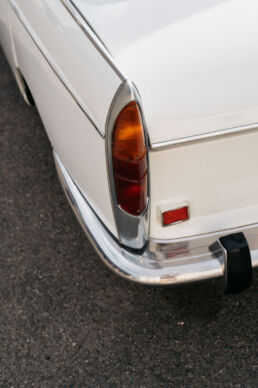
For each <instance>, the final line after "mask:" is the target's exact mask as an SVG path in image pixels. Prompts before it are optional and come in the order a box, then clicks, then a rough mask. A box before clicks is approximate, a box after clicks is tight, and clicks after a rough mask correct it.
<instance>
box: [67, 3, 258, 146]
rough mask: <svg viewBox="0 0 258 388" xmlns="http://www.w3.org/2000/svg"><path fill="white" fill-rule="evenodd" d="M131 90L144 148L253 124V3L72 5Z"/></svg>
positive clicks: (257, 61) (257, 30) (257, 59)
mask: <svg viewBox="0 0 258 388" xmlns="http://www.w3.org/2000/svg"><path fill="white" fill-rule="evenodd" d="M73 1H74V3H75V4H76V5H77V6H78V8H79V9H80V10H81V12H82V13H83V14H84V15H85V17H86V19H87V20H89V22H90V24H91V25H92V26H93V28H94V29H96V31H97V32H98V34H99V35H100V37H101V38H102V39H103V40H104V41H105V44H106V45H107V47H108V49H109V50H110V51H111V53H112V55H113V56H114V58H115V60H116V62H117V63H118V64H119V66H120V67H121V69H122V71H123V72H124V73H125V74H126V76H127V77H128V78H129V79H132V80H133V81H134V82H135V84H136V85H137V87H138V89H139V91H140V94H141V97H142V101H143V107H144V112H145V118H146V122H147V127H148V131H149V136H150V141H151V143H152V144H156V143H159V142H164V141H170V140H172V139H184V138H188V137H193V136H197V135H200V134H208V133H211V132H214V131H221V130H225V129H231V128H236V127H239V126H243V125H247V124H254V123H258V93H257V90H258V72H257V68H258V52H257V46H258V3H257V1H256V0H246V1H242V0H231V1H226V0H195V1H189V0H174V1H171V0H163V1H162V2H158V1H150V0H141V1H139V0H121V1H115V2H114V1H110V0H101V1H89V0H73Z"/></svg>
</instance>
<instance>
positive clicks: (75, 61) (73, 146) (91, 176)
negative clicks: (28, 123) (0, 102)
mask: <svg viewBox="0 0 258 388" xmlns="http://www.w3.org/2000/svg"><path fill="white" fill-rule="evenodd" d="M20 3H21V5H22V4H23V2H20ZM27 3H28V9H29V8H30V7H29V3H30V6H31V8H33V4H34V6H35V5H36V3H35V2H34V1H27V2H26V4H27ZM16 4H17V2H16ZM37 4H38V5H40V7H43V5H46V4H47V5H46V8H45V9H46V10H48V18H47V19H45V20H44V18H43V15H44V12H42V15H41V21H42V23H43V24H41V23H40V17H39V18H38V19H37V23H35V20H36V15H37V7H35V9H34V11H35V12H34V14H33V15H32V14H29V13H28V14H27V15H26V21H27V22H28V25H29V26H31V21H33V20H34V23H35V25H36V26H37V35H36V36H37V39H38V42H39V44H42V47H44V48H45V47H48V45H50V49H51V47H52V48H53V50H54V46H55V40H53V34H54V35H55V36H59V41H58V45H57V46H56V50H55V56H54V58H53V57H52V56H51V55H50V51H49V50H46V49H45V52H46V54H49V56H50V58H51V59H52V60H53V61H54V63H55V65H56V66H57V68H59V66H60V67H61V72H62V73H63V72H64V71H65V72H67V73H65V74H66V78H68V79H69V74H72V73H74V74H75V77H77V78H78V80H79V78H80V79H81V84H82V85H83V88H84V90H85V89H86V83H87V82H86V80H87V81H88V82H90V78H93V73H94V72H95V73H96V74H98V77H99V81H98V82H99V84H98V83H97V82H96V83H95V86H94V88H92V92H91V93H87V97H83V98H84V99H86V98H87V104H88V102H89V105H90V106H94V104H97V100H96V99H97V97H96V95H102V99H100V100H99V102H100V104H99V107H101V108H102V109H103V110H102V109H100V113H99V115H98V117H99V119H100V120H101V117H102V120H103V122H102V124H103V125H104V122H105V120H104V116H105V114H107V112H105V113H104V111H105V109H106V110H108V109H109V105H110V102H111V99H112V98H113V95H114V93H115V92H116V90H117V88H118V86H119V84H120V82H121V81H120V80H119V79H118V77H117V76H116V75H115V74H114V72H113V71H112V70H111V69H110V68H109V67H108V66H103V65H102V61H103V58H102V57H101V56H100V54H99V53H98V52H97V51H96V50H92V47H91V46H92V44H91V43H90V42H88V45H87V40H86V39H85V38H84V34H83V32H82V31H81V29H80V28H79V26H78V25H77V24H76V23H75V22H74V20H73V19H72V18H71V16H70V15H69V14H68V13H67V11H66V10H65V8H64V7H63V5H62V3H61V2H51V5H53V8H52V12H53V13H51V12H50V10H51V8H50V5H49V3H48V2H44V1H41V2H39V3H37ZM54 5H55V6H54ZM58 7H59V8H60V9H59V10H58ZM22 10H23V7H22ZM26 10H27V8H25V11H26ZM43 11H44V8H43ZM58 11H59V12H58ZM0 12H1V6H0ZM9 12H10V19H11V27H12V36H13V41H14V48H15V55H16V58H17V59H16V61H17V64H16V66H18V67H19V68H20V70H21V71H22V73H23V75H24V77H25V79H26V80H28V83H29V86H30V89H31V91H32V94H33V97H34V99H35V101H36V104H37V107H38V110H39V113H40V116H41V118H42V121H43V123H44V126H45V128H46V131H47V133H48V136H49V138H50V140H51V143H52V145H53V146H54V148H55V149H56V150H57V152H58V154H59V155H60V157H61V158H62V160H63V163H64V165H65V166H66V168H67V170H68V171H69V173H70V174H71V175H72V176H73V179H74V180H75V181H76V182H77V184H78V185H79V186H80V188H81V190H82V192H84V193H85V194H86V195H87V198H88V200H89V202H90V204H91V206H92V207H93V209H94V210H95V212H96V213H97V214H98V215H99V216H100V217H101V218H102V219H103V222H104V223H105V224H106V225H107V227H108V229H109V230H110V231H111V232H112V233H113V234H114V235H116V233H117V232H116V226H115V222H114V217H113V212H112V206H111V203H110V194H109V184H108V179H107V171H106V156H105V142H104V140H103V138H102V137H101V135H100V134H99V132H98V131H97V130H96V128H95V127H94V126H93V125H92V123H91V122H90V121H89V119H88V118H87V116H86V115H85V114H84V113H83V111H82V110H81V109H80V108H79V106H78V105H77V104H76V103H75V102H74V100H73V99H72V97H71V95H70V94H69V92H68V91H67V89H66V88H65V87H64V85H63V84H62V82H61V81H60V79H59V78H58V77H57V75H56V73H55V72H54V71H53V69H52V68H51V66H50V64H49V63H48V62H47V60H46V59H45V57H44V56H43V54H42V52H41V51H40V50H39V48H38V47H37V46H36V44H35V42H34V41H33V39H32V38H31V36H30V35H29V33H28V31H27V30H26V29H25V27H24V25H23V24H22V23H21V22H20V20H19V19H18V18H17V15H16V14H15V12H14V11H13V9H12V8H11V7H10V9H9ZM55 13H59V14H60V15H62V13H64V15H63V21H61V20H60V22H58V19H57V18H56V16H55ZM32 16H33V17H32ZM62 23H63V25H65V26H66V28H68V30H69V31H72V32H73V33H72V34H71V36H70V40H69V41H68V39H67V36H66V34H63V32H62ZM69 23H70V24H69ZM46 25H47V26H48V28H46ZM34 27H35V26H34ZM31 31H33V32H35V30H34V28H32V30H31ZM42 31H44V33H42ZM46 31H49V32H50V31H51V33H50V34H49V35H48V34H46ZM44 39H45V41H44ZM71 40H72V41H71ZM50 41H52V42H51V44H50V43H49V42H50ZM53 41H54V42H53ZM81 41H83V42H84V44H83V45H81V44H80V42H81ZM69 43H70V48H69V50H72V52H73V55H72V56H71V55H70V51H69V50H67V45H68V44H69ZM91 50H92V52H91ZM89 52H90V54H91V55H92V60H93V61H94V66H92V67H89V68H87V63H89V64H91V62H89V61H88V62H87V61H86V64H85V60H86V57H87V55H89ZM62 55H63V56H64V55H65V57H63V56H62ZM63 64H65V68H63ZM103 68H104V69H103ZM74 69H77V71H74ZM83 71H84V74H86V75H87V71H88V76H84V77H81V75H79V74H81V73H82V72H83ZM67 74H68V75H67ZM100 74H102V76H103V77H104V82H105V90H104V89H103V88H102V86H103V85H102V84H101V77H100V76H99V75H100ZM95 76H96V75H95ZM87 77H88V78H87ZM73 80H74V79H73ZM68 83H71V80H70V79H69V81H68ZM75 84H76V82H75ZM73 85H74V84H73ZM98 88H100V89H98ZM81 89H82V88H81ZM100 90H101V93H100ZM79 94H80V95H82V93H79ZM93 144H94V147H93V146H92V145H93Z"/></svg>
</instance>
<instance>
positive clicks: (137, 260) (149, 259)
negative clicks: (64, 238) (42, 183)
mask: <svg viewBox="0 0 258 388" xmlns="http://www.w3.org/2000/svg"><path fill="white" fill-rule="evenodd" d="M54 158H55V163H56V168H57V172H58V175H59V178H60V182H61V184H62V186H63V189H64V191H65V193H66V195H67V198H68V201H69V202H70V205H71V207H72V209H73V211H74V213H75V215H76V216H77V218H78V220H79V222H80V224H81V226H82V228H83V229H84V231H85V233H86V234H87V236H88V238H89V239H90V241H91V242H92V244H93V246H94V248H95V249H96V251H97V253H98V254H99V255H100V257H101V258H102V260H103V261H104V262H105V263H106V264H107V265H108V266H109V267H110V268H111V269H112V270H113V271H114V272H115V273H117V274H118V275H120V276H122V277H124V278H126V279H128V280H132V281H134V282H138V283H142V284H149V285H178V284H185V283H192V282H199V281H202V280H207V279H219V280H223V279H224V268H225V265H224V263H225V258H224V250H223V249H222V248H221V247H220V246H218V247H217V249H215V250H214V247H213V250H211V249H210V246H211V245H212V244H213V243H214V242H215V241H217V240H218V238H219V237H221V236H222V235H225V234H229V233H230V231H227V232H226V233H218V234H216V235H211V236H210V235H206V236H205V237H197V238H192V239H188V240H185V241H176V240H174V241H162V242H159V241H156V240H151V239H150V240H149V242H148V245H147V246H146V248H145V250H143V251H138V252H137V251H133V250H127V249H125V248H123V247H122V246H121V245H120V243H119V242H118V241H117V240H116V239H115V238H114V236H112V235H111V234H110V233H109V232H108V230H107V229H106V227H105V226H104V224H103V223H102V222H101V220H100V219H99V218H98V216H97V215H96V214H95V213H94V211H93V209H92V208H91V207H90V205H89V203H88V202H87V200H86V199H85V197H84V196H83V194H82V193H81V191H80V190H79V188H78V187H77V186H76V184H75V183H74V182H73V180H72V179H71V177H70V176H69V174H68V172H67V171H66V169H65V167H64V166H63V164H62V162H61V161H60V159H59V157H58V156H57V154H56V153H55V151H54ZM241 230H242V231H244V232H245V235H246V237H247V240H248V243H249V246H250V250H251V257H252V265H253V267H257V266H258V225H255V226H254V227H249V228H246V229H244V230H243V229H241Z"/></svg>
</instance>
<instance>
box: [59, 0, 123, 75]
mask: <svg viewBox="0 0 258 388" xmlns="http://www.w3.org/2000/svg"><path fill="white" fill-rule="evenodd" d="M60 1H61V2H62V3H63V5H64V6H65V8H66V9H67V10H68V12H69V13H70V14H71V16H72V17H73V18H74V20H75V21H76V23H77V24H78V25H79V26H80V28H81V29H82V31H83V32H84V33H85V34H86V35H87V37H88V38H89V40H90V41H91V43H92V44H93V45H94V46H95V47H96V49H97V50H98V52H99V53H100V54H101V55H102V56H103V58H104V59H105V60H106V62H107V63H108V64H109V66H110V67H111V68H112V69H113V70H114V72H115V73H116V75H117V76H118V77H119V78H120V80H121V81H122V82H123V81H125V80H126V79H127V78H126V77H125V76H124V75H123V74H122V73H121V71H120V70H119V68H118V66H117V65H116V63H115V62H114V59H113V58H112V56H111V54H110V52H109V51H108V49H107V47H106V46H105V44H104V43H103V42H102V40H101V39H100V38H99V36H98V35H97V33H96V32H95V30H94V29H93V28H92V26H91V25H90V24H89V22H88V21H87V20H86V18H85V16H84V15H83V14H82V13H81V11H80V10H79V9H78V7H77V6H76V5H75V4H74V2H73V1H72V0H60Z"/></svg>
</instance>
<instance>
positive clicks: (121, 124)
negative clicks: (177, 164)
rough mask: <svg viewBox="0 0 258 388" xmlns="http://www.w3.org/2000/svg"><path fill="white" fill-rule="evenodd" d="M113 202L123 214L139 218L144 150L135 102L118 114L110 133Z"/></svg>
mask: <svg viewBox="0 0 258 388" xmlns="http://www.w3.org/2000/svg"><path fill="white" fill-rule="evenodd" d="M112 158H113V171H114V180H115V187H116V195H117V202H118V204H119V206H121V208H122V209H123V210H125V211H126V212H127V213H130V214H132V215H137V216H138V215H140V214H142V212H143V211H144V209H145V207H146V202H147V169H148V166H147V148H146V144H145V138H144V130H143V123H142V118H141V113H140V110H139V107H138V105H137V103H136V102H131V103H130V104H128V105H126V107H125V108H124V109H123V110H122V111H121V112H120V114H119V115H118V118H117V120H116V122H115V126H114V130H113V134H112Z"/></svg>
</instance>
